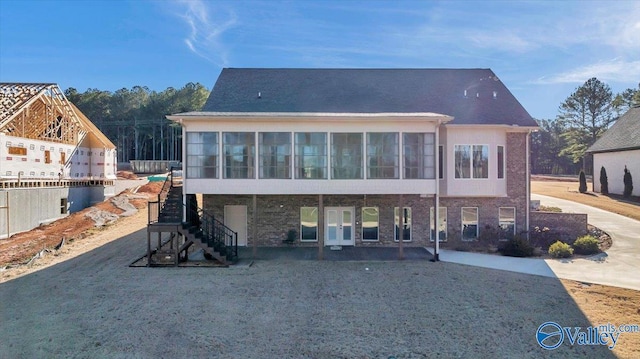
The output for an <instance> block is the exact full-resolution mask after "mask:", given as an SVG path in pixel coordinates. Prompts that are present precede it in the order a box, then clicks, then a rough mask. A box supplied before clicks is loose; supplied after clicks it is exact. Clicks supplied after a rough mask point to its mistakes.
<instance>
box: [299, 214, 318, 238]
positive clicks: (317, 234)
mask: <svg viewBox="0 0 640 359" xmlns="http://www.w3.org/2000/svg"><path fill="white" fill-rule="evenodd" d="M305 208H312V209H314V210H315V211H316V238H315V239H302V210H303V209H305ZM318 218H319V217H318V207H300V228H299V230H300V242H317V241H318Z"/></svg>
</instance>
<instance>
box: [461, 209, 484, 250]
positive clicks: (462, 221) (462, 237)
mask: <svg viewBox="0 0 640 359" xmlns="http://www.w3.org/2000/svg"><path fill="white" fill-rule="evenodd" d="M465 209H475V211H476V220H475V221H471V222H465V220H464V210H465ZM479 217H480V210H479V208H478V207H462V208H460V238H461V240H462V241H465V242H471V241H477V240H478V236H479V234H480V233H479V230H480V226H479V224H478V218H479ZM465 225H475V226H476V236H475V238H469V239H465V238H464V226H465Z"/></svg>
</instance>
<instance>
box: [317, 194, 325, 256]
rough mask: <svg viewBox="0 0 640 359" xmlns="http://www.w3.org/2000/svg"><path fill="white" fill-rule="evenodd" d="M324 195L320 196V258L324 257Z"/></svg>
mask: <svg viewBox="0 0 640 359" xmlns="http://www.w3.org/2000/svg"><path fill="white" fill-rule="evenodd" d="M322 199H323V198H322V195H319V196H318V260H319V261H321V260H323V259H324V253H323V251H324V204H323V203H322Z"/></svg>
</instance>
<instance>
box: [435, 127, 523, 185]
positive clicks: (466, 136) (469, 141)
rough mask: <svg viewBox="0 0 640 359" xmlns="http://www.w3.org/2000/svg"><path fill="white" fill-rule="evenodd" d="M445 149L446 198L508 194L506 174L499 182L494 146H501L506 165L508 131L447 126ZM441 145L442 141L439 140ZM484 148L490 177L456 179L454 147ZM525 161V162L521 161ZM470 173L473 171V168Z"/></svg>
mask: <svg viewBox="0 0 640 359" xmlns="http://www.w3.org/2000/svg"><path fill="white" fill-rule="evenodd" d="M446 128H447V130H446V148H445V156H444V157H445V159H446V161H445V166H444V173H445V176H444V181H446V186H444V188H446V191H443V193H442V195H446V196H465V197H466V196H492V197H493V196H495V197H502V196H506V195H507V181H506V178H507V171H506V168H505V171H504V178H502V179H498V166H497V164H498V159H497V151H498V149H497V146H504V151H505V152H504V155H505V163H506V158H507V156H508V154H507V144H506V143H507V135H506V134H507V129H506V128H504V127H490V128H482V127H479V126H475V127H471V126H453V125H450V126H446ZM441 142H443V141H442V140H441ZM456 145H487V146H488V149H489V178H482V179H463V178H455V146H456ZM523 161H524V159H523ZM472 170H473V169H472Z"/></svg>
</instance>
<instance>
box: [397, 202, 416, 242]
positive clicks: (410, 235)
mask: <svg viewBox="0 0 640 359" xmlns="http://www.w3.org/2000/svg"><path fill="white" fill-rule="evenodd" d="M399 208H400V207H393V241H394V242H396V243H397V242H400V238H399V237H400V236H399V235H398V228H399V227H400V224H399V223H398V221H397V220H398V219H400V218H399V217H400V213H399V212H398V214H397V215H396V211H397V210H399ZM402 208H403V209H405V210H409V221H408V223H407V224H408V227H409V239H404V240H403V242H404V243H407V242H411V240H412V239H413V213H412V212H413V211H412V210H411V207H402ZM402 218H403V220H404V221H406V220H407V219H406V217H405V216H402ZM402 229H404V223H403V224H402ZM396 238H397V239H396Z"/></svg>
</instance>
